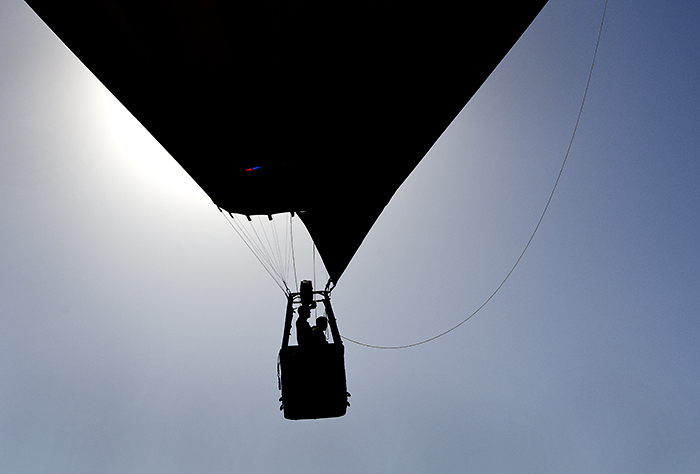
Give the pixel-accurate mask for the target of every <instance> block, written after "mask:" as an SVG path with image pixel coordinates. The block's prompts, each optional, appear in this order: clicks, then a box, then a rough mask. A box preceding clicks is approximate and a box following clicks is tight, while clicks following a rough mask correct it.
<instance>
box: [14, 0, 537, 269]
mask: <svg viewBox="0 0 700 474" xmlns="http://www.w3.org/2000/svg"><path fill="white" fill-rule="evenodd" d="M26 1H27V3H28V4H29V5H30V6H31V7H32V8H33V9H34V11H35V12H36V13H37V14H38V15H39V16H40V17H41V18H42V19H43V20H44V21H45V22H46V23H47V24H48V26H49V27H50V28H51V29H52V30H53V31H54V32H55V33H56V34H57V35H58V37H59V38H60V39H61V40H62V41H63V42H64V43H65V44H66V45H67V46H68V48H70V49H71V50H72V51H73V52H74V53H75V54H76V56H77V57H78V58H79V59H80V60H81V61H82V62H83V63H84V64H85V65H86V66H87V67H88V69H90V70H91V71H92V72H93V73H94V74H95V75H96V76H97V78H98V79H99V80H100V81H102V83H103V84H104V85H105V86H106V87H107V88H108V89H109V90H110V91H111V92H112V93H113V94H114V95H115V96H116V97H117V98H118V99H119V100H120V101H121V102H122V104H124V106H126V108H127V109H128V110H129V111H130V112H131V113H132V114H133V115H134V116H135V117H136V118H137V119H138V120H139V121H140V122H141V123H142V124H143V125H144V126H145V127H146V129H148V131H149V132H150V133H151V134H152V135H153V136H154V137H155V138H156V139H157V140H158V141H159V142H160V143H161V144H162V145H163V147H164V148H165V149H166V150H168V152H169V153H170V154H171V155H172V156H173V157H174V158H175V159H176V160H177V161H178V163H180V165H181V166H182V167H183V168H184V169H185V170H186V171H187V172H188V173H189V174H190V175H191V176H192V178H194V180H195V181H196V182H197V183H198V184H199V185H200V186H201V187H202V189H204V191H205V192H206V193H207V194H208V195H209V196H210V197H211V199H212V200H213V201H214V202H215V203H216V204H217V205H218V206H219V207H221V208H222V209H225V210H227V211H229V212H233V213H239V214H245V215H253V214H265V215H269V214H274V213H280V212H292V211H293V212H298V213H300V214H299V215H300V217H301V219H302V220H303V222H304V224H305V225H306V227H307V229H308V231H309V233H310V235H311V237H312V239H313V240H314V242H315V243H316V246H317V247H318V249H319V253H320V254H321V256H322V258H323V260H324V264H325V266H326V269H327V270H328V273H329V275H330V276H331V278H333V279H334V280H336V281H337V280H338V278H339V277H340V275H341V274H342V273H343V271H344V270H345V268H346V267H347V265H348V263H349V262H350V260H351V259H352V257H353V255H354V254H355V252H356V251H357V249H358V247H359V246H360V244H361V243H362V240H363V239H364V238H365V236H366V235H367V233H368V232H369V230H370V228H371V227H372V225H373V224H374V222H375V221H376V219H377V218H378V216H379V215H380V213H381V212H382V209H383V208H384V206H386V204H387V203H388V202H389V200H390V199H391V197H392V196H393V195H394V193H395V192H396V190H397V189H398V187H399V186H400V185H401V183H402V182H403V181H404V180H405V179H406V177H407V176H408V175H409V174H410V173H411V171H412V170H413V169H414V168H415V166H416V165H417V164H418V162H419V161H420V160H421V159H422V158H423V156H424V155H425V154H426V153H427V152H428V150H429V149H430V147H431V146H432V145H433V144H434V143H435V141H436V140H437V139H438V138H439V136H440V134H442V132H443V131H444V130H445V129H446V128H447V126H448V125H449V124H450V122H451V121H452V120H453V119H454V118H455V117H456V115H457V114H458V113H459V111H460V110H461V109H462V108H463V107H464V106H465V105H466V103H467V101H468V100H469V99H470V98H471V96H472V95H473V94H474V93H475V92H476V91H477V89H478V88H479V87H480V86H481V84H482V83H483V82H484V81H485V80H486V78H487V77H488V75H489V74H490V73H491V72H492V71H493V69H494V68H495V67H496V66H497V65H498V63H499V62H500V61H501V59H502V58H503V57H504V56H505V54H506V53H507V52H508V51H509V50H510V48H511V47H512V46H513V44H515V42H516V41H517V39H518V38H519V37H520V35H521V34H522V33H523V31H524V30H525V29H526V28H527V26H528V25H529V24H530V23H531V22H532V20H533V19H534V18H535V16H536V15H537V14H538V12H539V11H540V10H541V9H542V7H543V6H544V4H545V3H546V0H506V1H503V2H486V1H481V2H445V4H442V3H441V2H405V3H403V2H377V1H362V0H358V1H354V2H327V1H326V2H321V1H304V0H298V1H267V2H263V1H261V2H229V1H216V0H74V1H71V2H57V1H55V0H26ZM319 190H321V191H322V192H321V193H319ZM312 191H313V192H312Z"/></svg>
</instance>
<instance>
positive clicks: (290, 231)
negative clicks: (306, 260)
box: [289, 214, 299, 293]
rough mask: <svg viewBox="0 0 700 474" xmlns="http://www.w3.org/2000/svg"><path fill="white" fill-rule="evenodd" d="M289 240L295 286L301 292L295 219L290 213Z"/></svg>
mask: <svg viewBox="0 0 700 474" xmlns="http://www.w3.org/2000/svg"><path fill="white" fill-rule="evenodd" d="M289 240H290V241H291V249H292V268H293V269H294V286H295V287H296V290H297V293H298V292H299V282H298V281H297V261H296V258H295V256H294V221H293V220H292V215H291V214H289Z"/></svg>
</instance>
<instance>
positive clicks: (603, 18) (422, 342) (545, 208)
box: [341, 0, 608, 349]
mask: <svg viewBox="0 0 700 474" xmlns="http://www.w3.org/2000/svg"><path fill="white" fill-rule="evenodd" d="M607 9H608V0H605V6H604V7H603V17H602V19H601V20H600V29H599V30H598V39H597V40H596V43H595V50H594V51H593V61H592V62H591V68H590V70H589V71H588V80H587V81H586V89H585V90H584V92H583V99H582V100H581V107H580V108H579V110H578V117H577V118H576V125H574V131H573V133H572V134H571V140H569V147H568V148H567V149H566V154H565V155H564V161H563V162H562V164H561V168H560V169H559V174H558V175H557V179H556V181H555V182H554V187H553V188H552V192H551V193H550V194H549V199H547V204H546V205H545V206H544V210H543V211H542V215H541V216H540V219H539V221H537V225H536V226H535V230H533V231H532V235H530V239H529V240H528V241H527V244H526V245H525V248H524V249H523V251H522V252H521V253H520V256H519V257H518V259H517V260H516V261H515V264H514V265H513V267H512V268H511V269H510V271H509V272H508V274H507V275H506V277H505V278H504V279H503V281H502V282H501V284H500V285H498V287H497V288H496V289H495V290H494V292H493V293H491V296H489V297H488V298H487V299H486V301H484V302H483V303H482V304H481V306H479V307H478V308H476V310H475V311H474V312H473V313H472V314H470V315H469V316H467V317H466V318H465V319H463V320H462V321H461V322H460V323H459V324H457V325H455V326H452V327H451V328H450V329H448V330H447V331H443V332H441V333H440V334H438V335H436V336H433V337H431V338H428V339H425V340H423V341H419V342H414V343H413V344H405V345H402V346H375V345H372V344H365V343H364V342H359V341H356V340H354V339H350V338H349V337H346V336H341V337H342V338H343V339H345V340H346V341H348V342H352V343H353V344H357V345H358V346H364V347H369V348H372V349H407V348H409V347H415V346H419V345H421V344H425V343H428V342H431V341H434V340H435V339H438V338H440V337H442V336H444V335H446V334H448V333H450V332H452V331H454V330H455V329H457V328H458V327H460V326H461V325H462V324H464V323H466V322H467V321H469V320H470V319H471V318H472V317H473V316H474V315H475V314H476V313H478V312H479V311H481V309H482V308H483V307H484V306H486V304H487V303H488V302H489V301H491V299H492V298H493V297H494V296H496V293H498V291H499V290H500V289H501V288H502V287H503V285H504V284H505V283H506V281H508V278H510V276H511V275H512V274H513V271H515V268H516V267H517V266H518V264H519V263H520V260H522V258H523V255H525V252H526V251H527V249H528V247H530V243H532V239H534V238H535V234H536V233H537V229H539V228H540V224H542V220H543V219H544V216H545V214H546V213H547V209H548V208H549V204H550V203H551V202H552V197H553V196H554V191H556V189H557V185H558V184H559V179H560V178H561V175H562V173H563V172H564V166H565V165H566V161H567V159H568V158H569V152H570V151H571V146H572V145H573V143H574V137H575V136H576V130H577V129H578V124H579V122H580V121H581V114H582V113H583V106H584V104H585V103H586V96H587V95H588V87H589V85H590V83H591V77H592V76H593V66H594V65H595V60H596V56H597V55H598V45H599V44H600V37H601V34H602V33H603V22H604V21H605V12H606V11H607Z"/></svg>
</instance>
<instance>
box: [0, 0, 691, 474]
mask: <svg viewBox="0 0 700 474" xmlns="http://www.w3.org/2000/svg"><path fill="white" fill-rule="evenodd" d="M603 3H604V1H603V0H594V1H577V0H550V2H549V4H548V5H547V6H546V7H545V9H544V10H543V11H542V13H541V14H540V16H539V17H538V18H537V19H536V20H535V22H534V23H533V24H532V25H531V27H530V29H528V30H527V32H526V33H525V35H524V36H523V37H522V38H521V40H520V42H518V43H517V45H516V46H515V47H514V49H513V50H512V51H511V52H510V54H509V55H508V56H507V57H506V58H505V60H504V61H503V62H502V63H501V65H500V66H499V67H498V69H497V70H496V71H495V72H494V73H493V74H492V76H491V77H490V78H489V80H488V81H487V82H486V83H485V84H484V86H483V87H482V88H481V90H480V91H479V92H478V93H477V94H476V96H475V97H474V98H473V99H472V101H471V102H470V103H469V104H468V105H467V106H466V108H465V109H464V110H463V111H462V113H461V114H460V115H459V117H458V118H457V119H456V120H455V122H454V123H453V124H452V126H451V127H450V128H449V129H448V131H447V132H446V133H445V134H444V135H443V137H442V138H441V140H440V141H439V142H438V143H437V144H436V145H435V146H434V147H433V149H432V150H431V152H430V153H429V154H428V155H427V156H426V157H425V159H424V160H423V161H422V162H421V164H420V165H419V166H418V167H417V168H416V170H415V171H414V172H413V174H412V175H411V176H410V177H409V179H408V180H407V181H406V182H405V183H404V185H403V186H402V187H401V188H400V189H399V191H398V192H397V194H396V196H395V197H394V199H393V200H392V201H391V203H390V204H389V206H388V207H387V208H386V210H385V212H384V214H383V215H382V216H381V217H380V219H379V221H378V222H377V224H376V225H375V227H374V228H373V229H372V231H371V232H370V233H369V235H368V237H367V239H366V240H365V242H364V243H363V245H362V247H361V248H360V250H359V251H358V253H357V255H356V256H355V258H354V260H353V261H352V262H351V264H350V266H349V267H348V270H347V271H346V273H345V274H344V276H343V277H342V279H341V280H340V282H339V285H338V287H337V288H336V290H335V291H334V293H333V297H334V299H333V302H334V309H335V312H336V315H337V317H338V323H339V326H340V330H341V333H344V334H346V335H347V336H348V337H351V338H354V339H358V340H361V341H363V342H367V343H371V344H379V345H392V344H407V343H412V342H415V341H417V340H420V339H424V338H426V337H430V336H433V335H435V334H436V333H439V332H441V331H443V330H445V329H447V328H449V327H451V326H452V325H454V324H456V323H457V322H459V321H460V320H462V319H463V318H465V317H466V316H467V315H469V314H470V313H472V312H473V311H474V310H475V309H476V308H478V307H479V306H480V305H481V304H482V303H483V302H484V300H485V299H486V298H488V296H489V295H490V294H491V293H492V292H493V290H494V289H495V288H496V287H497V286H498V285H499V283H500V282H501V281H502V279H503V278H504V277H505V275H506V274H507V273H508V271H509V270H510V268H511V267H512V265H513V263H514V262H515V260H516V259H517V257H518V255H519V254H520V252H521V251H522V249H523V247H524V245H525V243H526V242H527V239H528V238H529V236H530V233H531V232H532V230H533V228H534V226H535V224H536V223H537V219H538V218H539V215H540V213H541V212H542V209H543V207H544V205H545V203H546V201H547V197H548V196H549V193H550V191H551V187H552V185H553V183H554V180H555V178H556V175H557V173H558V171H559V167H560V165H561V162H562V159H563V157H564V153H565V151H566V147H567V145H568V142H569V139H570V137H571V132H572V129H573V126H574V122H575V120H576V115H577V113H578V108H579V105H580V101H581V97H582V94H583V90H584V86H585V83H586V78H587V74H588V69H589V67H590V61H591V58H592V53H593V49H594V46H595V40H596V35H597V33H598V26H599V24H600V18H601V14H602V11H603ZM699 18H700V3H698V2H696V1H682V0H679V1H674V2H669V1H661V0H656V1H653V0H634V1H632V0H611V1H610V4H609V7H608V13H607V17H606V21H605V28H604V30H603V35H602V39H601V44H600V50H599V53H598V60H597V63H596V69H595V71H594V74H593V79H592V82H591V87H590V91H589V94H588V100H587V103H586V107H585V109H584V112H583V116H582V119H581V124H580V126H579V131H578V134H577V136H576V141H575V142H574V145H573V148H572V150H571V155H570V157H569V161H568V163H567V166H566V168H565V170H564V174H563V176H562V179H561V181H560V184H559V188H558V190H557V192H556V194H555V196H554V200H553V202H552V204H551V207H550V209H549V211H548V214H547V215H546V217H545V219H544V221H543V223H542V226H541V228H540V230H539V231H538V233H537V235H536V237H535V239H534V241H533V243H532V245H531V247H530V249H529V250H528V252H527V253H526V254H525V256H524V258H523V260H522V261H521V263H520V265H519V266H518V267H517V269H516V270H515V272H514V273H513V275H512V277H511V278H510V279H509V280H508V282H507V283H506V284H505V286H504V287H503V288H502V290H501V291H500V292H499V293H498V294H497V295H496V297H495V298H494V299H493V300H492V301H491V302H490V303H489V304H488V305H487V306H486V307H485V308H484V309H483V310H482V311H481V312H479V313H478V314H477V315H476V316H475V317H474V318H472V319H471V320H470V321H469V322H467V323H466V324H465V325H463V326H462V327H460V328H459V329H458V330H457V331H454V332H452V333H450V334H448V335H447V336H445V337H443V338H441V339H439V340H437V341H434V342H432V343H430V344H426V345H423V346H420V347H417V348H413V349H407V350H395V351H388V350H385V351H382V350H374V349H367V348H363V347H359V346H355V345H352V344H348V345H347V349H346V365H347V376H348V388H349V391H350V392H351V393H352V395H353V396H352V398H351V403H352V406H351V407H350V408H349V410H348V414H347V415H346V416H345V417H343V418H340V419H332V420H319V421H309V422H306V421H305V422H291V421H287V420H284V419H283V417H282V414H281V413H280V412H279V411H278V407H279V403H278V401H277V400H278V398H279V392H278V391H277V378H276V357H277V351H278V349H279V345H280V341H281V336H282V323H283V319H284V309H285V298H284V295H283V294H282V292H280V290H279V289H278V288H277V287H276V286H275V284H274V282H273V281H272V280H271V279H270V278H269V276H268V275H267V274H266V273H265V272H264V270H263V269H262V268H261V267H260V265H259V264H258V262H257V261H256V260H255V258H254V257H253V256H252V254H251V253H250V252H249V251H248V249H247V248H246V247H245V246H244V245H243V243H242V242H241V241H240V239H239V238H238V237H237V236H236V235H235V233H234V232H233V231H232V229H231V228H230V227H229V225H228V224H227V223H226V221H225V219H224V218H223V217H222V216H221V215H220V214H219V212H218V211H217V209H216V207H215V206H214V205H213V204H212V203H211V201H210V200H209V199H208V198H207V196H206V195H205V193H204V192H203V191H201V190H200V189H199V188H198V187H197V186H196V185H195V184H194V182H192V181H191V180H190V179H189V177H188V176H187V175H186V174H185V173H184V172H183V171H182V170H181V169H180V168H179V167H178V166H177V165H176V164H175V162H174V160H173V159H172V158H170V157H169V156H168V155H167V153H165V152H164V151H163V150H162V148H160V147H159V145H158V144H157V143H155V142H154V141H153V140H152V139H151V138H150V136H149V135H148V134H147V133H145V132H144V131H143V129H142V128H141V127H140V125H139V124H138V123H136V122H135V121H134V120H133V119H132V118H131V117H130V116H129V115H128V114H127V113H125V112H124V111H123V109H122V108H121V106H120V105H119V104H118V103H117V102H116V101H115V99H114V98H112V97H111V95H110V94H109V93H108V92H106V91H105V90H104V88H103V87H102V86H101V85H100V84H99V82H98V81H96V80H95V79H94V77H92V75H91V74H90V73H89V72H88V71H87V70H86V69H85V68H84V67H83V66H82V65H81V64H80V62H79V61H78V60H77V59H76V58H75V57H74V56H73V55H72V54H71V53H70V52H69V51H68V50H67V49H66V48H65V47H64V46H63V45H62V43H61V42H60V41H59V40H58V39H57V38H56V37H55V36H54V35H53V34H52V33H51V32H50V31H49V30H48V29H47V28H46V27H45V26H44V25H43V23H42V22H41V21H40V20H39V19H38V18H37V16H36V15H35V14H34V13H33V12H32V11H31V10H30V9H29V8H28V7H27V5H26V4H24V3H23V2H22V1H20V0H0V471H1V472H7V473H32V474H33V473H43V472H46V473H72V474H74V473H94V472H101V473H183V474H184V473H187V474H191V473H195V472H203V473H204V472H206V473H238V472H288V473H326V472H337V473H355V472H368V473H373V472H377V473H380V472H381V473H402V474H403V473H425V472H433V473H455V472H469V473H537V474H543V473H552V474H560V473H574V474H579V473H596V474H602V473H621V472H630V473H632V472H633V473H635V474H647V473H648V474H652V473H653V474H657V473H659V472H673V473H695V472H697V469H698V466H700V403H698V400H699V399H700V374H699V372H698V370H699V369H698V367H700V344H698V342H699V341H700V302H699V299H700V298H699V296H698V295H699V294H700V291H699V290H700V274H699V271H698V266H699V264H700V238H699V237H700V206H699V204H700V199H699V196H698V194H699V192H700V186H699V184H700V162H699V160H698V150H699V149H700V146H699V145H700V133H698V130H700V94H698V83H699V82H700V61H699V60H698V51H700V30H699V29H698V26H697V25H698V19H699ZM474 47H479V45H475V46H474ZM464 53H465V55H468V54H469V51H468V50H465V52H464ZM454 60H455V61H460V58H458V57H456V58H454ZM318 192H319V193H323V188H322V183H319V184H318ZM348 225H352V216H348ZM300 233H301V231H300ZM298 245H299V246H300V247H304V246H306V247H305V248H307V250H308V248H309V247H310V244H309V243H308V242H307V243H306V244H304V243H303V242H302V239H301V236H300V237H299V244H298ZM300 252H301V251H300ZM307 253H308V252H307ZM307 261H308V259H307ZM307 268H308V267H307ZM300 276H303V277H308V270H307V275H300Z"/></svg>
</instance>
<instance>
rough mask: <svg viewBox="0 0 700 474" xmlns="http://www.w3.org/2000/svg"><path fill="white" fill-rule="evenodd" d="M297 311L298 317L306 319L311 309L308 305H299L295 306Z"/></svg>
mask: <svg viewBox="0 0 700 474" xmlns="http://www.w3.org/2000/svg"><path fill="white" fill-rule="evenodd" d="M297 313H299V317H300V318H303V319H307V318H308V317H309V316H311V310H310V309H309V307H308V306H303V305H302V306H299V307H298V308H297Z"/></svg>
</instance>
